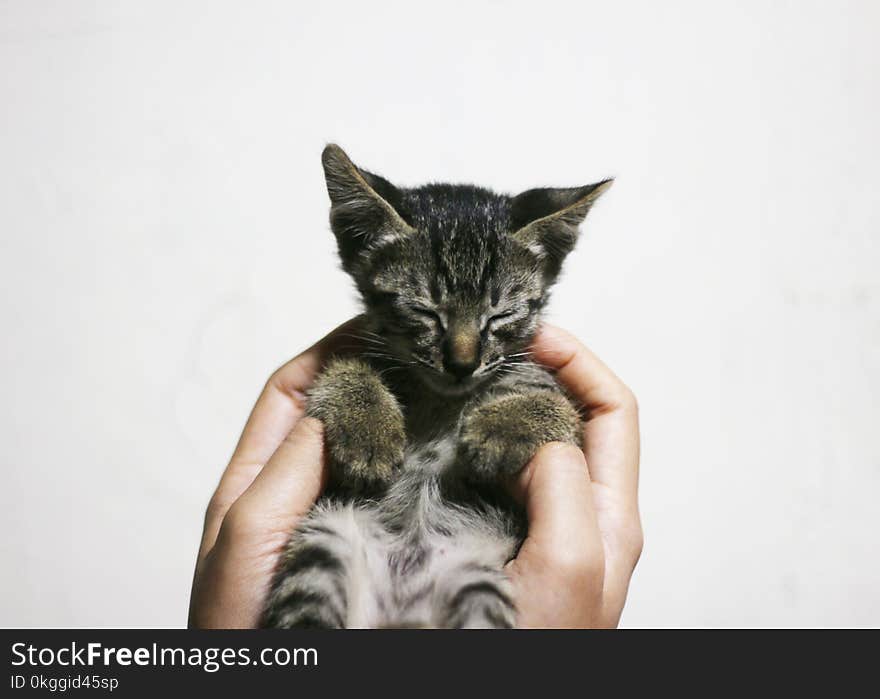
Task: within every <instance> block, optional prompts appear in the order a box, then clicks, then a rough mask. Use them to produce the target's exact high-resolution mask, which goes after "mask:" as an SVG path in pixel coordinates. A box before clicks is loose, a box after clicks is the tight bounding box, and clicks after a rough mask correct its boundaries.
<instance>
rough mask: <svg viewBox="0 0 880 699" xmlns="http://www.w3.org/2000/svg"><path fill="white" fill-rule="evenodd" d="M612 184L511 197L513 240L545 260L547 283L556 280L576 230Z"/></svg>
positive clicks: (572, 244)
mask: <svg viewBox="0 0 880 699" xmlns="http://www.w3.org/2000/svg"><path fill="white" fill-rule="evenodd" d="M613 182H614V180H612V179H608V180H602V181H601V182H596V183H595V184H588V185H587V186H586V187H572V188H568V189H546V188H545V189H530V190H528V191H527V192H523V193H522V194H519V195H517V196H515V197H514V198H513V200H512V202H511V209H510V217H511V224H512V225H511V229H512V230H513V237H514V238H515V239H516V240H518V241H519V242H520V243H522V244H523V245H525V246H526V247H527V248H529V250H531V251H532V252H534V253H535V254H536V255H537V256H538V257H540V258H541V259H542V260H543V261H544V265H545V266H544V269H545V276H546V277H547V280H548V281H550V282H552V281H553V280H555V279H556V276H557V275H558V274H559V270H560V268H561V267H562V261H563V260H564V259H565V257H566V255H568V253H570V252H571V251H572V249H573V248H574V244H575V243H576V242H577V238H578V227H579V226H580V224H581V223H583V220H584V218H585V217H586V215H587V212H589V210H590V208H592V206H593V204H594V203H595V202H596V200H597V199H598V198H599V197H600V196H601V195H602V193H603V192H605V191H606V190H607V189H608V188H609V187H610V186H611V185H612V183H613Z"/></svg>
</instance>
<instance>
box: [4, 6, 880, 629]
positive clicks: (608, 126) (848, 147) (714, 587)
mask: <svg viewBox="0 0 880 699" xmlns="http://www.w3.org/2000/svg"><path fill="white" fill-rule="evenodd" d="M878 36H880V3H877V2H870V1H867V2H830V1H829V2H824V3H817V2H743V1H742V0H738V1H737V2H713V3H706V2H691V3H685V2H671V3H660V2H653V1H649V0H645V1H643V2H608V1H607V0H605V1H603V2H584V1H583V0H581V1H579V2H570V3H557V2H549V1H547V0H543V1H542V2H527V3H501V2H462V3H456V2H444V3H430V4H429V3H424V6H420V4H419V3H414V2H402V3H386V2H375V3H360V2H351V3H341V2H309V3H305V2H302V3H300V2H277V3H269V2H237V3H219V2H201V3H198V2H180V1H179V0H174V1H173V2H170V1H167V2H156V1H155V0H151V1H150V2H146V1H143V2H115V1H109V0H108V1H106V2H86V1H85V0H80V1H77V2H61V1H59V2H46V1H44V0H17V1H11V2H10V1H8V0H7V1H5V2H0V285H2V287H0V288H2V294H0V327H2V338H3V339H2V343H0V352H2V354H0V358H2V362H0V390H2V394H0V395H2V399H0V410H2V413H0V430H2V443H0V462H2V483H0V517H2V536H0V541H2V557H0V588H2V594H0V625H27V626H45V625H53V626H57V625H60V626H66V625H108V626H117V625H136V626H155V625H159V626H166V625H169V626H175V625H183V624H184V623H185V619H186V608H187V603H188V595H189V584H190V575H191V570H192V564H193V558H194V555H195V551H196V546H197V541H198V537H199V533H200V528H201V518H202V514H203V509H204V506H205V504H206V502H207V499H208V497H209V495H210V492H211V490H212V488H213V486H214V484H215V482H216V480H217V478H218V476H219V474H220V471H221V469H222V468H223V466H224V465H225V461H226V459H227V458H228V456H229V454H230V452H231V449H232V447H233V445H234V443H235V440H236V439H237V435H238V432H239V430H240V428H241V426H242V424H243V421H244V419H245V417H246V415H247V413H248V411H249V408H250V406H251V404H252V402H253V399H254V398H255V397H256V395H257V393H258V391H259V389H260V388H261V386H262V383H263V381H264V380H265V378H266V377H267V376H268V374H269V373H270V372H271V371H272V370H273V369H274V368H275V367H276V366H277V365H279V364H280V363H282V362H283V361H284V360H285V359H287V358H289V357H290V356H292V355H293V354H294V353H296V352H297V351H299V350H300V349H302V348H303V347H305V346H306V345H308V344H309V343H310V342H311V341H313V340H314V339H316V338H318V337H320V336H321V335H323V334H324V333H325V332H326V331H327V330H329V329H330V328H332V327H333V326H335V325H336V324H337V323H339V322H340V321H342V320H344V319H345V318H347V317H348V316H350V315H351V314H352V313H354V312H355V310H356V308H357V305H356V301H355V298H354V295H353V292H352V287H351V285H350V283H349V282H348V280H347V279H346V277H345V276H344V275H343V274H342V272H341V271H339V269H338V264H337V262H336V259H335V256H334V255H335V252H334V245H333V240H332V236H331V234H330V233H329V231H328V226H327V222H326V221H327V218H326V217H327V197H326V193H325V191H324V184H323V178H322V172H321V168H320V161H319V154H320V151H321V148H322V147H323V145H324V144H325V143H326V142H328V141H338V142H339V143H340V144H341V145H343V147H345V148H346V149H347V150H348V152H349V154H350V155H351V156H352V157H353V158H354V159H355V160H356V161H357V162H359V163H360V164H362V165H364V166H366V167H369V168H371V169H374V170H377V171H379V172H381V173H383V174H385V175H386V176H388V177H389V178H390V179H392V180H393V181H396V182H397V183H399V184H402V185H407V184H417V183H420V182H423V181H426V180H452V181H474V182H477V183H480V184H486V185H491V186H494V187H496V188H498V189H500V190H503V191H517V190H520V189H525V188H528V187H532V186H537V185H550V184H555V185H579V184H583V183H586V182H592V181H594V180H597V179H599V178H602V177H605V176H608V175H616V176H617V178H618V179H617V183H616V185H615V187H614V188H613V189H612V190H611V191H610V192H609V193H608V194H607V195H606V197H605V198H604V199H603V201H602V202H601V204H600V205H599V206H598V207H597V208H596V209H595V210H594V212H593V214H591V216H590V218H589V220H588V222H587V225H586V226H585V229H584V236H583V238H582V240H581V244H580V245H579V247H578V249H577V251H576V252H575V254H574V255H573V256H572V257H571V258H570V259H569V264H568V266H567V273H566V276H565V278H564V281H563V282H562V283H561V284H560V286H559V288H558V289H557V292H556V295H555V300H554V303H553V305H552V311H551V314H550V317H551V318H552V319H553V320H554V321H556V322H558V323H560V324H562V325H564V326H566V327H567V328H569V329H571V330H572V331H574V332H575V333H576V334H578V335H579V336H580V337H581V338H583V339H584V341H585V342H587V343H588V344H589V345H590V346H591V347H592V348H593V349H594V350H596V351H597V352H598V353H599V355H600V356H601V357H603V358H604V359H605V360H606V362H607V363H609V364H610V365H611V366H612V367H613V368H614V369H615V370H616V371H617V372H618V373H619V374H620V375H621V376H622V377H623V378H624V380H625V381H627V382H628V383H629V384H630V385H631V386H632V387H633V389H634V390H635V392H636V394H637V396H638V398H639V400H640V404H641V409H642V421H643V461H642V487H641V504H642V511H643V519H644V527H645V532H646V546H645V553H644V556H643V559H642V562H641V564H640V565H639V568H638V571H637V573H636V576H635V578H634V579H633V583H632V587H631V594H630V600H629V605H628V607H627V610H626V612H625V614H624V618H623V623H624V625H626V626H752V625H760V626H781V625H782V626H788V625H796V626H802V625H822V626H825V625H831V626H838V625H859V626H862V625H871V626H876V625H880V550H878V543H877V541H878V519H880V517H878V497H880V434H878V413H880V411H878V397H877V396H878V393H877V391H878V388H880V274H878V262H880V260H878V252H880V243H878V234H880V207H878V192H880V129H878V121H880V79H878V75H880V49H878V46H880V44H878Z"/></svg>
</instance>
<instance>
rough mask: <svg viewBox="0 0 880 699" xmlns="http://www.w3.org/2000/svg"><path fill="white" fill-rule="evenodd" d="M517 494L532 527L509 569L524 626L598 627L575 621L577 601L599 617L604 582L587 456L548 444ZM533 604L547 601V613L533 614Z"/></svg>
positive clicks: (523, 476)
mask: <svg viewBox="0 0 880 699" xmlns="http://www.w3.org/2000/svg"><path fill="white" fill-rule="evenodd" d="M514 490H515V494H518V495H519V496H520V497H522V498H523V500H524V503H525V507H526V514H527V516H528V521H529V532H528V536H527V537H526V539H525V541H524V542H523V545H522V547H521V548H520V550H519V553H518V554H517V557H516V558H515V559H514V560H513V561H511V562H510V563H509V564H508V567H507V570H508V573H509V574H510V576H511V579H512V581H513V584H514V590H515V596H516V597H517V600H518V605H517V606H518V608H519V609H520V614H521V619H520V623H521V624H522V625H524V626H547V625H556V624H558V623H562V624H569V625H575V626H577V625H588V624H592V623H593V622H594V619H584V618H578V619H573V618H572V609H571V605H572V600H573V599H576V600H578V602H579V604H578V608H579V609H581V610H596V611H598V610H599V608H600V603H599V602H600V600H601V595H602V581H603V577H604V551H603V546H602V538H601V535H600V533H599V527H598V524H597V520H596V512H595V509H594V506H593V495H592V488H591V484H590V476H589V472H588V471H587V467H586V463H585V461H584V455H583V453H582V452H581V450H580V449H578V448H577V447H575V446H572V445H570V444H562V443H559V442H554V443H550V444H545V445H544V446H543V447H541V449H539V450H538V452H537V454H535V456H534V458H533V459H532V460H531V461H530V462H529V464H528V465H527V466H526V468H525V469H523V471H522V473H521V474H520V476H519V477H518V479H517V481H516V483H515V484H514ZM533 599H534V600H541V609H539V610H535V609H532V606H531V605H530V604H529V600H533ZM566 620H568V621H566Z"/></svg>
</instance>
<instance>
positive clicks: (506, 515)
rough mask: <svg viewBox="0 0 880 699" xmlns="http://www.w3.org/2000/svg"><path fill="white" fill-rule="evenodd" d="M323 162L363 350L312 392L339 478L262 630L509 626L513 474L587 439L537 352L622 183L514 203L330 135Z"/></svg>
mask: <svg viewBox="0 0 880 699" xmlns="http://www.w3.org/2000/svg"><path fill="white" fill-rule="evenodd" d="M322 160H323V164H324V173H325V176H326V180H327V189H328V191H329V194H330V201H331V204H332V206H331V209H330V224H331V227H332V229H333V232H334V234H335V235H336V240H337V242H338V246H339V255H340V257H341V259H342V266H343V268H344V269H345V271H346V272H348V273H349V274H350V275H351V276H352V277H353V278H354V281H355V282H356V284H357V288H358V290H359V292H360V294H361V296H362V297H363V301H364V304H365V307H366V313H365V315H364V320H365V323H366V327H365V329H364V330H363V335H362V336H361V339H362V340H363V341H365V342H366V345H367V349H366V350H365V351H364V352H363V353H362V354H361V355H360V356H358V357H357V358H335V359H333V360H331V361H330V362H329V363H328V364H327V366H326V367H325V368H324V370H323V371H322V373H321V374H320V375H319V376H318V378H317V380H316V383H315V385H314V387H313V389H312V390H311V392H310V394H309V398H308V410H307V412H308V414H309V415H312V416H314V417H316V418H319V419H320V420H322V421H323V423H324V430H325V438H326V449H327V454H328V459H329V468H330V474H331V475H330V482H329V485H328V489H327V492H326V493H325V495H324V496H323V497H322V499H321V500H320V501H319V502H318V503H317V504H316V505H315V507H314V508H313V510H312V512H311V513H310V514H309V515H308V516H307V517H306V518H305V520H304V521H303V522H302V523H301V525H300V526H299V527H298V528H297V530H296V531H295V532H294V534H293V536H292V538H291V541H290V544H289V545H288V548H287V550H286V551H285V553H284V555H283V556H282V560H281V563H280V567H279V571H278V573H277V577H276V579H275V582H274V584H273V587H272V590H271V592H270V595H269V598H268V601H267V605H266V609H265V613H264V616H263V624H264V625H265V626H270V627H282V628H302V627H334V628H344V627H347V628H351V627H388V626H393V627H406V626H416V627H441V628H463V627H471V628H472V627H492V628H499V627H503V628H507V627H513V626H515V624H516V610H515V608H514V605H513V603H512V601H511V590H510V583H509V581H508V580H507V578H506V576H505V574H504V572H503V567H504V564H505V563H507V562H508V561H509V560H510V559H511V558H513V557H514V556H515V555H516V552H517V550H518V548H519V545H520V544H521V542H522V540H523V538H524V535H525V525H526V522H525V518H524V515H523V512H522V511H521V508H519V507H518V506H517V505H516V504H514V503H513V502H512V500H510V499H509V498H508V497H507V496H506V494H505V492H506V491H505V489H504V487H503V484H504V482H505V481H506V480H508V479H509V477H510V476H513V475H515V474H516V473H517V472H518V471H519V470H520V469H522V468H523V466H524V465H525V464H526V463H527V462H528V461H529V460H530V459H531V458H532V456H533V455H534V453H535V451H536V450H537V449H538V448H539V447H540V446H541V445H542V444H544V443H546V442H550V441H555V440H558V441H563V442H570V443H572V444H580V440H581V435H582V424H581V419H580V415H579V413H578V409H577V408H576V407H575V406H574V405H573V404H572V403H571V402H570V400H569V398H568V397H567V396H566V395H565V393H564V392H563V391H562V389H561V388H560V387H559V386H558V385H557V384H556V382H555V381H554V379H553V377H552V376H551V375H550V374H549V373H548V372H547V371H546V370H545V369H543V368H541V367H540V366H538V365H536V364H533V363H531V362H530V361H529V359H528V356H529V355H528V347H529V344H530V342H531V340H532V337H533V335H534V333H535V331H536V329H537V327H538V322H539V316H540V312H541V310H542V308H543V307H544V305H545V303H546V301H547V297H548V289H549V288H550V286H551V285H552V284H553V283H554V281H555V280H556V278H557V275H558V274H559V271H560V268H561V266H562V262H563V260H564V258H565V256H566V255H567V254H568V253H569V252H570V251H571V249H572V248H573V247H574V244H575V241H576V239H577V236H578V226H579V225H580V223H581V222H582V221H583V219H584V217H585V216H586V214H587V212H588V211H589V209H590V207H591V206H592V205H593V203H594V202H595V201H596V199H597V198H598V197H599V195H600V194H601V193H602V192H603V191H605V190H606V189H607V188H608V187H609V186H610V184H611V181H610V180H605V181H602V182H599V183H597V184H592V185H587V186H585V187H577V188H572V189H532V190H529V191H527V192H524V193H522V194H520V195H518V196H515V197H509V196H503V195H499V194H495V193H493V192H491V191H489V190H486V189H482V188H479V187H474V186H470V185H447V184H431V185H426V186H423V187H418V188H415V189H402V188H397V187H395V186H394V185H392V184H391V183H390V182H388V180H386V179H384V178H382V177H379V176H378V175H374V174H372V173H370V172H367V171H366V170H362V169H360V168H358V167H357V166H356V165H354V163H352V162H351V160H349V158H348V156H347V155H346V154H345V153H344V152H343V151H342V149H340V148H339V147H338V146H335V145H330V146H327V148H326V149H325V150H324V153H323V157H322Z"/></svg>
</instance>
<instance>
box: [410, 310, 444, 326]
mask: <svg viewBox="0 0 880 699" xmlns="http://www.w3.org/2000/svg"><path fill="white" fill-rule="evenodd" d="M409 310H410V311H411V312H412V313H414V314H415V315H417V316H421V317H422V318H427V319H429V320H431V321H433V322H434V323H436V324H437V327H438V328H439V329H440V330H443V329H444V328H445V326H444V324H443V318H441V317H440V314H439V313H437V311H434V310H432V309H430V308H425V307H424V306H410V307H409Z"/></svg>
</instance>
